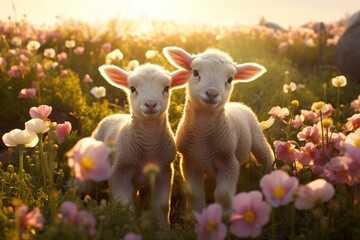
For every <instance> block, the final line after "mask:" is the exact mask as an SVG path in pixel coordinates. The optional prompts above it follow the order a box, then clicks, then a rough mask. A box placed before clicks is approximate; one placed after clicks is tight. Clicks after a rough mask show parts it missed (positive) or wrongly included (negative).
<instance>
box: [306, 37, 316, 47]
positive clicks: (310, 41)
mask: <svg viewBox="0 0 360 240" xmlns="http://www.w3.org/2000/svg"><path fill="white" fill-rule="evenodd" d="M304 43H305V45H306V46H307V47H314V46H315V42H314V39H312V38H306V39H305V40H304Z"/></svg>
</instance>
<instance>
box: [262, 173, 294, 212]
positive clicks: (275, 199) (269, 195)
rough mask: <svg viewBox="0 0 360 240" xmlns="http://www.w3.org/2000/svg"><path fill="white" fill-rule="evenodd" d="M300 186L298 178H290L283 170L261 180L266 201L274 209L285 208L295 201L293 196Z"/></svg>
mask: <svg viewBox="0 0 360 240" xmlns="http://www.w3.org/2000/svg"><path fill="white" fill-rule="evenodd" d="M298 185H299V181H298V179H297V178H296V177H290V176H289V174H288V173H286V172H284V171H282V170H275V171H272V172H271V173H270V174H266V175H265V176H263V177H262V179H261V180H260V186H261V189H262V192H263V193H264V195H265V198H266V201H267V202H268V203H270V204H271V206H273V207H279V206H284V205H286V204H288V203H290V202H291V201H292V200H293V194H294V192H295V190H296V188H297V187H298Z"/></svg>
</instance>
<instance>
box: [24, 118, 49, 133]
mask: <svg viewBox="0 0 360 240" xmlns="http://www.w3.org/2000/svg"><path fill="white" fill-rule="evenodd" d="M25 129H26V130H28V131H33V132H34V133H46V132H48V131H49V125H48V123H47V122H46V121H44V120H42V119H40V118H33V119H31V120H29V121H27V122H26V123H25Z"/></svg>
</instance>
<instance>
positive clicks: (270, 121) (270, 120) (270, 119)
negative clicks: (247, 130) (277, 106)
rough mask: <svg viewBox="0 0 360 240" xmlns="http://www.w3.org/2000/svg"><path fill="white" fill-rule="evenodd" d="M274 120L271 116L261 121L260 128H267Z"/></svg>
mask: <svg viewBox="0 0 360 240" xmlns="http://www.w3.org/2000/svg"><path fill="white" fill-rule="evenodd" d="M274 122H275V117H273V116H271V117H270V118H269V119H268V120H266V121H261V123H260V128H261V129H262V130H265V129H268V128H270V127H271V126H272V125H273V124H274Z"/></svg>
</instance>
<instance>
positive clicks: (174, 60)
mask: <svg viewBox="0 0 360 240" xmlns="http://www.w3.org/2000/svg"><path fill="white" fill-rule="evenodd" d="M163 53H164V55H165V57H166V58H167V59H168V61H169V62H170V63H171V64H172V65H174V66H175V67H178V68H181V69H184V70H186V71H188V98H189V100H190V101H191V103H192V104H193V105H194V107H197V108H201V109H215V108H217V107H222V106H223V105H224V104H225V103H226V102H227V101H228V100H229V98H230V95H231V92H232V89H233V84H234V83H237V82H250V81H252V80H255V79H256V78H257V77H259V76H261V75H262V74H263V73H265V72H266V69H265V68H264V67H263V66H261V65H259V64H256V63H244V64H236V63H234V62H233V60H232V58H231V57H230V56H229V55H228V54H227V53H224V52H222V51H220V50H215V49H210V50H207V51H205V52H203V53H200V54H197V55H190V54H189V53H188V52H186V51H185V50H183V49H181V48H177V47H166V48H164V49H163Z"/></svg>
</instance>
